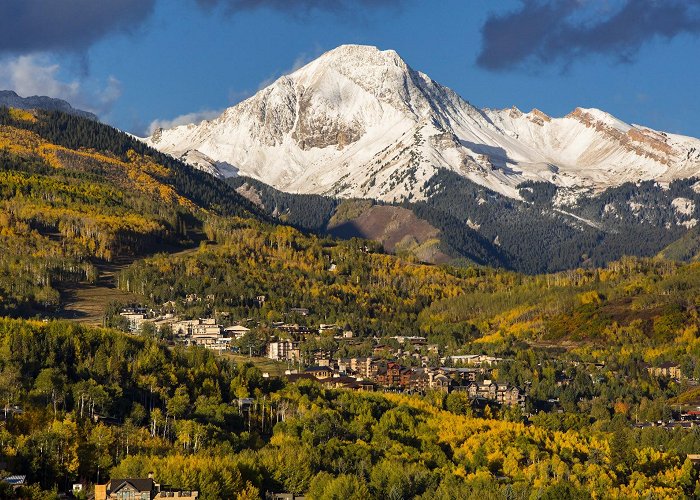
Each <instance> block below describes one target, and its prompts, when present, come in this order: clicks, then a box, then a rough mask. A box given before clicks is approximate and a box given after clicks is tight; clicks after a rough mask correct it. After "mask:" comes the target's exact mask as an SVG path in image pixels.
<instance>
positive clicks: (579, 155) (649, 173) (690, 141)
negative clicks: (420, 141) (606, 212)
mask: <svg viewBox="0 0 700 500" xmlns="http://www.w3.org/2000/svg"><path fill="white" fill-rule="evenodd" d="M485 113H486V114H487V116H489V118H491V120H492V121H493V122H494V123H495V124H496V125H497V126H499V127H500V128H502V129H503V130H504V131H506V133H508V134H509V135H511V136H512V137H514V138H515V139H517V140H518V141H519V142H521V143H523V144H525V145H527V146H529V147H531V148H533V149H536V150H537V151H539V152H540V153H541V154H543V155H544V156H545V157H546V159H547V161H548V162H550V163H551V164H553V165H556V166H557V167H558V168H557V174H556V176H555V177H554V178H553V179H552V182H554V183H555V184H557V185H560V186H567V187H577V188H581V187H585V186H589V187H591V188H593V189H596V190H599V189H603V188H606V187H610V186H616V185H619V184H622V183H624V182H638V181H643V180H656V181H658V182H660V183H668V182H670V181H672V180H674V179H679V178H687V177H692V176H695V175H698V173H699V172H700V140H698V139H694V138H691V137H683V136H678V135H673V134H667V133H665V132H658V131H655V130H651V129H649V128H646V127H642V126H639V125H629V124H627V123H624V122H622V121H620V120H618V119H617V118H615V117H613V116H611V115H609V114H608V113H605V112H603V111H600V110H597V109H583V108H577V109H575V110H574V111H573V112H571V113H570V114H568V115H567V116H565V117H563V118H550V117H549V116H547V115H545V114H544V113H542V112H541V111H538V110H532V111H531V112H530V113H522V112H521V111H520V110H518V109H517V108H511V109H509V110H498V111H491V110H486V111H485Z"/></svg>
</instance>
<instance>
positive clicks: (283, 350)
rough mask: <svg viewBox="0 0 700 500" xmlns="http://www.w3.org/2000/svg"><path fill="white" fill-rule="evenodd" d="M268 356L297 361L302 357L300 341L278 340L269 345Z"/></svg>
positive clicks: (275, 358)
mask: <svg viewBox="0 0 700 500" xmlns="http://www.w3.org/2000/svg"><path fill="white" fill-rule="evenodd" d="M267 357H268V358H270V359H274V360H275V361H297V360H298V359H299V358H300V357H301V351H300V350H299V343H298V342H293V341H291V340H278V341H277V342H270V343H269V344H268V345H267Z"/></svg>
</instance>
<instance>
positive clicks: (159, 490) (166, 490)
mask: <svg viewBox="0 0 700 500" xmlns="http://www.w3.org/2000/svg"><path fill="white" fill-rule="evenodd" d="M198 497H199V492H198V491H191V490H181V489H177V488H172V487H169V486H162V485H160V484H158V483H156V482H155V481H154V480H153V475H152V474H149V477H148V478H125V479H112V480H110V481H109V482H108V483H106V484H96V485H95V500H160V499H162V498H177V499H179V500H196V499H197V498H198Z"/></svg>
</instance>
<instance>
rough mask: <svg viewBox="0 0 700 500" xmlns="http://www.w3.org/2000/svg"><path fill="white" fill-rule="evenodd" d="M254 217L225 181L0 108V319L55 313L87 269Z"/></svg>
mask: <svg viewBox="0 0 700 500" xmlns="http://www.w3.org/2000/svg"><path fill="white" fill-rule="evenodd" d="M255 212H256V210H255V208H254V206H253V205H252V204H250V203H249V202H248V201H247V200H246V199H244V198H243V197H241V196H239V195H237V194H236V193H235V192H232V191H231V190H230V189H229V188H228V187H227V186H226V185H225V184H224V183H222V182H220V181H217V180H216V179H213V178H211V177H210V176H208V175H206V174H203V173H201V172H198V171H196V170H194V169H192V168H191V167H189V166H186V165H183V164H181V163H179V162H177V161H175V160H173V159H172V158H170V157H168V156H166V155H163V154H161V153H158V152H156V151H153V150H149V149H148V148H147V147H145V146H144V145H143V144H142V143H140V142H139V141H136V140H134V139H132V138H131V137H129V136H128V135H126V134H123V133H121V132H118V131H117V130H115V129H113V128H111V127H109V126H107V125H103V124H100V123H98V122H95V121H92V120H88V119H84V118H79V117H75V116H71V115H66V114H63V113H59V112H41V111H21V110H15V109H7V108H0V248H1V249H2V252H0V253H1V256H0V297H1V298H2V300H1V301H0V313H2V314H23V315H28V314H32V313H34V312H39V311H42V310H52V309H55V308H56V307H58V306H59V305H60V304H59V295H58V292H57V290H56V285H57V284H59V283H61V282H66V281H76V282H78V281H82V282H90V281H92V280H94V279H95V270H94V267H93V264H94V263H95V262H96V261H99V260H104V261H110V260H113V259H114V258H116V257H118V256H123V255H139V254H143V253H148V252H152V251H154V250H156V249H158V248H162V247H163V246H165V245H170V246H179V245H182V244H187V243H191V242H192V239H193V237H194V238H195V239H196V238H197V234H200V233H201V227H202V225H203V223H204V221H205V220H206V219H207V218H209V217H215V216H217V215H222V216H228V215H239V216H247V215H248V214H253V213H255Z"/></svg>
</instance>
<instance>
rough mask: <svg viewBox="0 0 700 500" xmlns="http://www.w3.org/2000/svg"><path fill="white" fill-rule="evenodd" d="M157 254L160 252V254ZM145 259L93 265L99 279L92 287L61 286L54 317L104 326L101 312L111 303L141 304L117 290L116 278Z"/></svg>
mask: <svg viewBox="0 0 700 500" xmlns="http://www.w3.org/2000/svg"><path fill="white" fill-rule="evenodd" d="M197 248H198V247H197V246H195V247H191V248H186V249H184V250H182V249H178V250H176V251H172V252H166V253H169V254H170V255H171V256H172V257H176V256H181V255H187V254H189V253H193V252H195V251H196V250H197ZM160 253H163V252H162V251H161V252H160ZM146 257H147V256H139V257H119V258H117V259H115V260H114V261H113V262H105V263H99V264H96V265H95V267H96V268H97V271H98V278H97V281H96V282H95V283H72V284H69V285H65V286H62V287H61V288H60V289H59V291H60V292H61V305H62V309H61V310H60V311H58V312H57V313H56V314H55V315H54V317H55V318H60V319H68V320H71V321H77V322H78V323H84V324H88V325H95V326H102V325H103V323H104V312H105V310H106V309H107V307H108V306H109V305H110V304H111V303H113V302H119V303H123V304H125V303H140V302H142V298H141V297H140V296H139V295H136V294H134V293H129V292H124V291H122V290H119V288H117V276H118V275H119V273H120V272H121V271H122V270H123V269H126V268H127V267H129V266H130V265H131V264H133V263H134V262H135V261H136V260H140V259H143V258H146Z"/></svg>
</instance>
